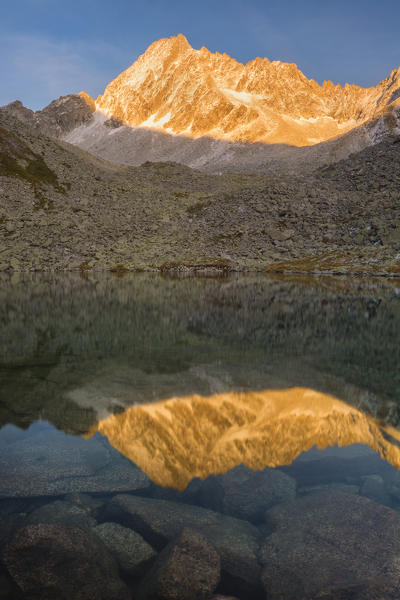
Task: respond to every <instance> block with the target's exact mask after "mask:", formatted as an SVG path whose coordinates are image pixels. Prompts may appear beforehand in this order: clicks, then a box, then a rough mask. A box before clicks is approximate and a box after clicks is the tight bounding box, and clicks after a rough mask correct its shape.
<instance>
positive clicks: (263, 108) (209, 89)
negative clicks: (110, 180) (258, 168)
mask: <svg viewBox="0 0 400 600" xmlns="http://www.w3.org/2000/svg"><path fill="white" fill-rule="evenodd" d="M399 105H400V68H398V69H395V70H394V71H393V72H392V73H391V74H390V76H389V77H387V78H386V79H384V80H383V81H382V82H381V83H379V84H378V85H377V86H376V87H370V88H361V87H358V86H356V85H348V84H346V85H345V86H344V87H342V86H340V85H334V84H333V83H332V82H330V81H325V82H324V83H323V85H322V86H321V85H319V84H318V83H316V82H315V81H314V80H312V79H307V77H305V75H303V73H302V72H301V71H300V70H299V69H298V68H297V66H296V65H295V64H289V63H283V62H280V61H274V62H270V61H269V60H268V58H263V59H261V58H256V59H255V60H252V61H250V62H248V63H247V64H246V65H243V64H241V63H239V62H237V61H236V60H234V59H233V58H230V57H229V56H228V55H227V54H220V53H218V52H217V53H211V52H210V51H209V50H207V48H205V47H203V48H201V49H200V50H195V49H193V48H192V47H191V46H190V44H189V42H188V41H187V39H186V38H185V36H183V35H182V34H179V35H178V36H176V37H171V38H165V39H161V40H159V41H157V42H154V43H153V44H151V46H150V47H149V48H148V49H147V51H146V52H145V53H144V54H142V55H141V56H140V57H139V58H138V60H137V61H136V62H134V63H133V65H132V66H130V67H129V68H128V69H127V70H126V71H124V72H123V73H121V74H120V75H119V76H118V77H117V78H116V79H114V81H112V82H111V83H110V84H109V85H108V86H107V88H106V89H105V92H104V94H103V95H102V96H99V97H98V99H97V102H96V108H97V110H98V111H100V112H102V113H104V114H106V115H107V116H108V117H111V118H114V119H118V120H120V121H121V122H122V123H124V124H127V125H130V126H134V127H141V128H152V129H156V130H158V131H162V132H164V133H168V134H174V135H179V136H187V137H191V138H198V137H204V136H208V137H211V138H216V139H219V140H229V141H234V142H237V141H245V142H264V143H268V144H270V143H274V144H277V143H279V144H290V145H294V146H307V145H312V144H316V143H319V142H323V141H326V140H328V139H331V138H334V137H337V136H339V135H343V134H344V133H346V132H347V131H349V130H351V129H354V128H355V127H357V126H359V125H362V124H363V123H365V122H367V121H369V120H371V119H375V118H377V117H379V116H381V115H382V114H385V113H388V114H389V113H391V109H393V108H395V107H396V106H399Z"/></svg>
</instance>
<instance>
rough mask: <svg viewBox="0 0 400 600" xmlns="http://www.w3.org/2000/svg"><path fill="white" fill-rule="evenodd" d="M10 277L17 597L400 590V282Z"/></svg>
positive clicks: (6, 373)
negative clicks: (399, 286) (399, 429)
mask: <svg viewBox="0 0 400 600" xmlns="http://www.w3.org/2000/svg"><path fill="white" fill-rule="evenodd" d="M0 284H1V285H0V331H1V336H0V427H1V429H0V453H1V454H0V545H1V557H2V558H1V563H0V564H1V567H0V590H2V591H1V592H0V598H20V597H21V598H64V597H65V598H105V599H108V598H114V597H115V598H125V597H126V598H178V599H180V598H204V600H207V598H209V597H211V596H212V594H213V593H217V592H218V593H221V594H225V595H234V596H236V597H238V598H243V599H244V598H272V599H275V598H276V599H281V598H282V599H284V598H289V599H291V598H293V599H296V600H299V599H302V598H304V599H309V600H312V599H317V598H321V599H322V598H325V599H326V598H330V599H332V600H333V599H334V598H365V599H367V598H368V599H371V598H398V595H399V593H398V589H399V580H400V541H399V540H400V537H399V535H398V533H400V513H399V510H400V476H399V471H398V468H399V466H400V448H399V441H400V433H399V431H398V427H399V408H398V399H399V391H400V375H399V359H400V346H399V339H400V295H399V288H398V285H399V284H398V283H397V282H396V281H395V280H393V281H392V282H391V281H387V280H376V279H375V280H368V279H357V280H352V279H350V278H318V279H316V278H298V279H295V278H266V277H259V276H251V277H250V276H249V277H243V276H241V277H227V278H221V279H217V278H197V279H192V278H163V277H160V276H158V275H127V276H125V277H115V276H112V275H98V276H87V277H80V276H79V275H59V276H50V275H47V276H39V275H31V276H28V275H13V276H12V277H8V276H4V275H3V276H2V279H1V281H0ZM1 594H2V595H1Z"/></svg>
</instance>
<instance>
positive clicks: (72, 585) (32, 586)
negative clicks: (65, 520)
mask: <svg viewBox="0 0 400 600" xmlns="http://www.w3.org/2000/svg"><path fill="white" fill-rule="evenodd" d="M2 558H3V562H4V564H5V566H6V567H7V570H8V572H9V573H10V575H11V577H12V578H13V580H14V581H15V583H16V584H17V585H18V586H19V587H20V589H21V590H22V591H23V593H24V594H25V595H26V597H28V598H40V599H41V600H71V599H72V598H73V599H74V600H129V599H130V593H129V591H128V589H127V588H126V586H125V584H124V583H123V582H122V581H121V579H120V578H119V575H118V567H117V564H116V562H115V561H114V559H113V557H112V556H111V555H110V554H109V552H108V550H107V549H106V547H105V546H104V544H103V543H102V542H101V541H100V540H99V539H98V538H97V537H96V536H94V535H89V534H87V533H86V532H84V531H83V530H82V529H78V528H69V529H67V528H66V527H63V526H62V525H49V524H41V525H27V526H26V527H22V528H21V529H19V530H18V531H17V532H16V533H15V535H14V536H13V537H12V538H11V540H10V541H9V542H8V543H7V544H6V546H5V548H4V550H3V556H2Z"/></svg>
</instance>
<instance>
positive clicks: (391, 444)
mask: <svg viewBox="0 0 400 600" xmlns="http://www.w3.org/2000/svg"><path fill="white" fill-rule="evenodd" d="M97 431H99V432H101V433H102V434H103V435H105V436H107V438H108V440H109V441H110V443H111V444H112V445H113V446H114V447H115V448H116V449H117V450H119V451H120V452H121V453H122V454H124V455H125V456H127V457H128V458H129V459H131V460H132V461H133V462H135V463H136V464H137V465H138V466H139V467H140V468H141V469H142V470H143V471H144V472H145V473H147V475H148V476H149V477H150V478H151V479H152V480H153V481H154V482H155V483H157V484H159V485H162V486H169V487H173V488H176V489H179V490H183V489H184V488H185V487H186V486H187V485H188V483H189V482H190V481H191V480H192V479H193V478H194V477H200V478H202V479H204V478H205V477H207V476H208V475H211V474H218V473H225V472H226V471H229V470H230V469H232V468H234V467H235V466H237V465H239V464H241V463H243V464H245V465H247V466H248V467H250V468H252V469H262V468H264V467H266V466H269V467H276V466H280V465H288V464H290V463H291V462H292V461H293V460H294V459H295V458H296V457H297V456H298V455H299V454H300V453H301V452H303V451H306V450H309V449H310V448H312V447H313V446H316V447H317V448H319V449H323V448H326V447H327V446H333V445H335V444H337V445H338V446H349V445H351V444H355V443H361V444H366V445H368V446H369V447H370V448H372V449H373V450H375V451H376V452H377V453H379V454H380V456H381V457H382V458H383V459H385V460H386V461H388V462H389V463H391V464H392V465H394V466H395V467H397V468H398V467H399V466H400V448H399V447H398V446H397V442H398V441H399V440H400V436H399V433H398V432H397V431H396V430H395V429H394V428H391V427H385V426H384V425H382V424H381V423H379V422H378V421H377V420H375V419H373V418H372V417H370V416H369V415H367V414H365V413H363V412H361V411H360V410H358V409H357V408H354V407H352V406H349V405H348V404H346V403H345V402H342V401H341V400H339V399H337V398H335V397H334V396H330V395H329V394H324V393H321V392H317V391H315V390H312V389H307V388H298V387H296V388H290V389H285V390H263V391H258V392H230V393H224V394H216V395H213V396H209V397H204V396H198V395H193V396H187V397H184V398H171V399H169V400H166V401H163V402H157V403H153V404H146V405H140V406H139V405H138V406H133V407H131V408H127V409H126V410H125V411H124V412H122V413H120V414H117V415H111V416H108V417H107V418H105V419H103V420H101V421H99V423H98V424H97V425H96V427H95V428H94V429H93V430H91V432H90V433H89V436H91V435H93V434H94V433H96V432H97Z"/></svg>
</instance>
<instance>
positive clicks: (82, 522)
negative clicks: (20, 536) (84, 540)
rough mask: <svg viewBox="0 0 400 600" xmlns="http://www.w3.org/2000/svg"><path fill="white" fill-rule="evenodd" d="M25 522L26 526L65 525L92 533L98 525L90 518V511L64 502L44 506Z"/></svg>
mask: <svg viewBox="0 0 400 600" xmlns="http://www.w3.org/2000/svg"><path fill="white" fill-rule="evenodd" d="M25 521H26V523H25V524H26V525H39V524H40V523H47V524H49V525H64V526H65V527H67V528H69V527H80V528H81V529H85V530H86V531H90V530H91V528H92V527H95V525H96V521H95V520H94V519H93V517H91V516H90V513H89V511H88V510H85V509H84V508H82V507H79V506H76V505H74V504H70V503H69V502H63V501H62V500H56V501H55V502H50V503H49V504H44V505H43V506H41V507H40V508H37V509H36V510H34V511H32V512H31V513H30V514H29V515H28V516H27V518H26V520H25Z"/></svg>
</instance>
